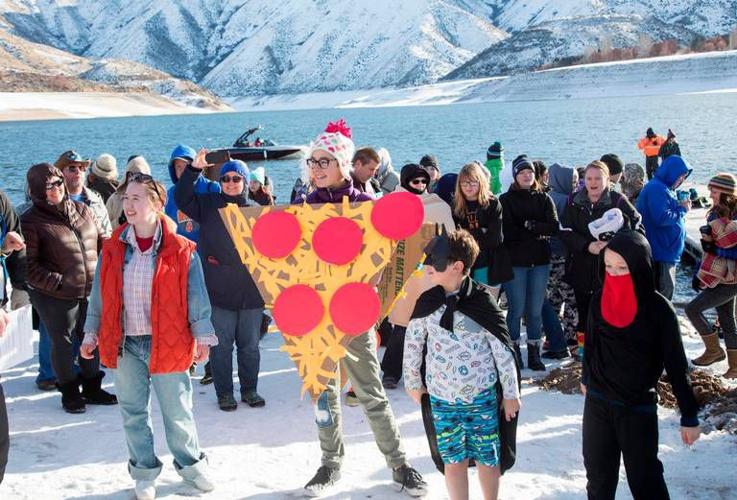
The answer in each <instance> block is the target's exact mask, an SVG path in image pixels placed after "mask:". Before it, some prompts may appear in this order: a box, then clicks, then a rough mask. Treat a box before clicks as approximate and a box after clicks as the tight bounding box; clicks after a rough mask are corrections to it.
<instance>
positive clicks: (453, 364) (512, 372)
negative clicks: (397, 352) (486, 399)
mask: <svg viewBox="0 0 737 500" xmlns="http://www.w3.org/2000/svg"><path fill="white" fill-rule="evenodd" d="M444 311H445V306H441V307H440V308H438V310H437V311H435V312H434V313H432V314H431V315H429V316H426V317H424V318H415V319H413V320H411V321H410V322H409V324H408V325H407V333H406V336H405V338H404V386H405V387H406V388H407V389H410V390H413V389H420V388H421V387H422V376H421V375H420V367H421V366H422V350H423V347H424V346H425V344H427V356H426V358H425V359H426V365H427V369H426V374H425V381H426V383H427V391H428V392H429V393H430V394H431V395H432V396H434V397H436V398H440V399H443V400H445V401H449V402H451V403H452V402H455V401H456V400H460V401H463V402H470V401H473V398H474V397H475V396H476V395H477V394H479V393H481V392H482V391H484V390H486V389H488V388H490V387H494V385H496V382H497V380H499V381H500V383H501V386H502V393H503V397H504V399H517V398H519V387H518V385H517V369H516V368H515V364H514V358H513V356H514V354H513V353H512V351H511V350H510V349H509V348H507V346H505V345H504V344H503V343H502V342H501V341H500V340H499V339H497V338H496V337H495V336H494V335H492V334H491V333H490V332H489V331H488V330H486V329H485V328H483V327H482V326H481V325H479V324H478V323H476V322H475V321H474V320H472V319H471V318H469V317H468V316H465V315H464V314H462V313H460V312H457V311H456V312H455V313H454V314H453V331H452V332H451V331H448V330H446V329H445V328H443V327H441V326H440V318H441V316H442V315H443V312H444Z"/></svg>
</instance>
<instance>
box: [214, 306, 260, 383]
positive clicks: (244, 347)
mask: <svg viewBox="0 0 737 500" xmlns="http://www.w3.org/2000/svg"><path fill="white" fill-rule="evenodd" d="M263 312H264V310H263V309H262V308H258V309H241V310H239V311H231V310H229V309H223V308H221V307H217V306H212V316H211V320H212V325H213V326H214V327H215V334H216V335H217V337H218V345H216V346H213V347H212V349H210V367H211V369H212V380H213V382H214V383H215V393H217V395H218V396H227V395H231V396H232V395H233V344H234V343H235V346H236V349H237V351H236V359H237V361H238V380H239V381H240V384H241V395H245V394H246V393H247V392H249V391H255V390H256V386H257V385H258V372H259V368H260V365H261V353H260V352H259V350H258V342H259V340H260V337H261V319H262V315H263Z"/></svg>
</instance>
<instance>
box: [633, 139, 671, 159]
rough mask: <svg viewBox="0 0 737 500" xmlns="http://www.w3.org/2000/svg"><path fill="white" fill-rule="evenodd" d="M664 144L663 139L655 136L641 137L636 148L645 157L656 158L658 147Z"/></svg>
mask: <svg viewBox="0 0 737 500" xmlns="http://www.w3.org/2000/svg"><path fill="white" fill-rule="evenodd" d="M664 143H665V137H663V136H661V135H656V136H655V137H647V136H646V137H643V138H642V139H640V142H638V143H637V148H638V149H640V150H642V151H643V152H644V153H645V156H658V152H659V151H660V146H662V145H663V144H664Z"/></svg>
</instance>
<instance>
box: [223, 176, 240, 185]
mask: <svg viewBox="0 0 737 500" xmlns="http://www.w3.org/2000/svg"><path fill="white" fill-rule="evenodd" d="M220 182H222V183H226V184H227V183H231V182H232V183H234V184H238V183H239V182H243V177H241V176H239V175H224V176H223V177H221V178H220Z"/></svg>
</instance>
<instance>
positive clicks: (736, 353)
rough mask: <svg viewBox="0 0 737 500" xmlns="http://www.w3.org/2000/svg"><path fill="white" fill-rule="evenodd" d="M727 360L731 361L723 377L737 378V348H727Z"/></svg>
mask: <svg viewBox="0 0 737 500" xmlns="http://www.w3.org/2000/svg"><path fill="white" fill-rule="evenodd" d="M727 361H728V362H729V370H727V372H726V373H725V374H724V375H722V377H724V378H729V379H735V378H737V349H727Z"/></svg>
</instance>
